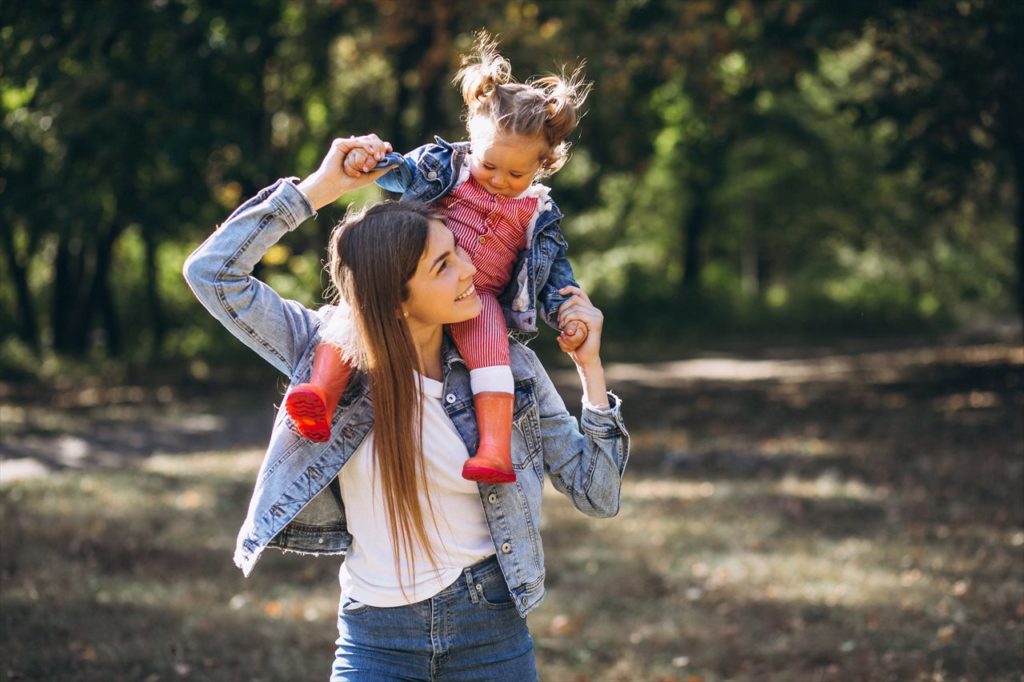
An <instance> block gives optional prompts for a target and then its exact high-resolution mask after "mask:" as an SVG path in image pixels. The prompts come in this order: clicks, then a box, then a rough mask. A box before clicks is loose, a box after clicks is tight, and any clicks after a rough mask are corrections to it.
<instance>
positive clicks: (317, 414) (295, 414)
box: [284, 388, 331, 443]
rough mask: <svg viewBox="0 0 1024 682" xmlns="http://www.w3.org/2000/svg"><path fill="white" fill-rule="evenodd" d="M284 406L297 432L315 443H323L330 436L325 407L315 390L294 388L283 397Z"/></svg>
mask: <svg viewBox="0 0 1024 682" xmlns="http://www.w3.org/2000/svg"><path fill="white" fill-rule="evenodd" d="M284 408H285V410H287V411H288V416H289V417H291V418H292V421H293V422H295V428H296V430H297V431H298V432H299V434H300V435H301V436H302V437H303V438H306V439H308V440H311V441H314V442H316V443H323V442H324V441H326V440H327V439H328V438H330V437H331V425H330V424H329V423H328V422H327V407H326V406H325V405H324V401H323V399H322V398H321V397H320V396H319V395H317V394H316V392H314V391H311V390H309V389H304V388H294V389H292V390H291V392H289V393H288V395H287V396H286V397H285V399H284Z"/></svg>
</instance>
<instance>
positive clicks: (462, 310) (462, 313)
mask: <svg viewBox="0 0 1024 682" xmlns="http://www.w3.org/2000/svg"><path fill="white" fill-rule="evenodd" d="M455 304H456V309H455V310H453V311H452V313H453V317H457V318H458V319H455V320H452V321H451V323H450V324H454V323H456V322H465V321H466V320H472V319H473V318H474V317H477V316H478V315H479V314H480V313H481V311H483V309H484V306H483V303H481V302H480V297H479V296H472V297H470V298H468V299H467V300H464V301H456V302H455Z"/></svg>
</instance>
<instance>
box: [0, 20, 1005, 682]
mask: <svg viewBox="0 0 1024 682" xmlns="http://www.w3.org/2000/svg"><path fill="white" fill-rule="evenodd" d="M481 28H485V29H487V30H489V31H490V32H491V33H493V34H497V35H498V36H499V37H500V40H501V50H502V52H503V54H504V55H505V56H506V57H508V58H509V59H510V61H511V63H512V66H513V73H514V75H515V76H516V77H517V78H519V79H520V80H524V79H526V78H527V77H529V76H531V75H535V74H541V73H546V72H551V71H558V70H559V69H560V68H561V67H562V66H563V65H567V64H568V65H575V64H576V63H578V62H579V61H581V60H585V61H586V74H587V77H588V78H589V79H590V80H592V81H593V82H594V84H595V85H594V90H593V93H592V95H591V97H590V99H589V101H588V104H587V107H586V115H585V117H584V119H583V121H582V123H581V125H580V128H579V130H578V132H577V133H576V134H575V135H574V138H573V143H574V146H573V154H572V157H571V159H570V161H569V163H568V164H567V165H566V167H565V168H564V169H563V170H561V171H560V172H559V173H557V174H556V175H555V176H553V177H552V178H551V179H550V181H549V184H550V185H551V186H552V188H553V192H554V196H555V197H556V199H557V201H558V203H559V205H560V206H561V208H562V209H563V211H564V213H565V215H566V219H565V221H564V223H563V229H564V231H565V234H566V237H567V239H568V241H569V245H570V247H569V256H570V260H571V261H572V263H573V266H574V268H575V270H576V273H577V276H578V278H579V279H580V281H581V282H582V283H583V284H584V286H585V287H586V288H587V289H588V290H589V292H590V293H591V294H592V296H593V298H594V300H595V302H596V303H597V305H598V306H599V307H601V308H602V309H603V310H604V311H605V314H606V318H607V322H606V334H607V341H606V344H605V346H606V358H607V364H608V371H609V375H610V378H611V383H612V384H613V386H614V388H615V389H616V390H617V391H618V392H619V393H620V394H621V395H622V396H623V397H624V398H625V399H626V417H627V420H628V422H629V424H630V426H631V430H632V433H633V446H634V449H633V459H632V461H631V464H630V470H629V476H628V477H627V483H626V485H625V487H624V493H623V494H624V503H623V512H622V514H621V516H620V517H619V518H618V519H616V520H613V521H605V522H600V523H595V522H591V521H589V520H587V519H584V518H582V517H580V516H579V515H576V514H574V513H572V512H571V510H569V509H568V508H567V504H566V503H565V502H564V501H563V500H559V499H556V496H554V495H553V496H552V499H551V501H550V504H548V505H547V508H546V512H545V513H546V515H547V516H546V519H547V520H546V528H545V534H546V537H547V543H548V545H547V547H548V553H549V557H548V567H549V579H548V582H549V587H550V593H549V596H548V599H547V601H546V602H545V604H544V606H543V607H542V608H541V609H540V610H539V611H538V612H536V615H533V616H531V628H532V629H533V631H534V634H535V639H536V641H537V647H538V660H539V664H540V668H541V673H542V677H543V678H544V679H556V680H561V679H566V680H604V679H616V680H640V679H644V680H646V679H657V680H708V681H710V680H733V679H735V680H762V679H785V680H788V679H793V680H805V679H807V680H810V679H813V680H852V679H856V680H875V679H879V680H881V679H892V680H917V679H921V680H960V679H967V680H997V679H1007V680H1011V679H1012V680H1020V679H1024V673H1022V670H1024V653H1022V652H1024V625H1022V624H1024V464H1022V461H1024V457H1022V455H1024V448H1022V445H1021V443H1022V442H1024V349H1022V345H1021V341H1022V327H1021V313H1022V310H1024V285H1022V281H1024V280H1022V272H1024V124H1022V121H1024V83H1022V80H1024V77H1022V74H1024V47H1022V45H1024V3H1019V2H1013V1H996V0H918V1H909V0H903V1H901V0H893V1H881V0H879V1H874V0H860V1H858V2H849V3H838V2H833V3H821V2H809V1H808V2H803V1H799V0H790V1H783V0H763V1H760V2H754V1H752V0H750V1H746V0H607V1H600V2H597V1H594V0H558V1H551V2H528V1H524V0H495V1H493V2H479V1H470V0H444V1H442V0H421V1H409V2H402V1H399V0H246V1H244V2H243V1H241V0H220V1H216V0H150V1H148V2H115V1H112V0H106V1H104V0H96V1H95V2H89V3H80V2H70V1H65V2H60V1H56V0H43V1H40V2H34V3H24V2H22V3H19V2H4V3H3V4H0V102H2V111H0V116H2V120H3V126H2V128H0V455H2V457H3V459H2V460H0V511H2V512H3V516H2V519H0V578H2V583H0V598H2V604H0V607H2V608H0V623H2V627H3V633H2V639H0V675H5V676H6V677H5V678H4V679H11V680H15V679H38V680H42V679H46V680H55V679H75V680H79V679H81V680H121V679H124V680H146V681H147V682H156V681H157V680H173V679H186V678H188V679H216V680H235V679H251V680H257V679H262V680H298V679H324V678H326V677H327V675H328V670H329V663H330V658H331V655H332V650H333V649H332V641H333V636H332V630H333V628H334V623H333V619H334V611H335V609H336V603H337V597H338V595H337V585H336V583H335V582H334V574H335V573H336V570H337V561H336V560H334V559H319V560H312V559H306V558H297V557H294V556H286V557H282V556H273V557H270V556H268V557H266V558H265V559H264V560H263V562H262V563H261V565H260V568H258V569H257V571H256V573H255V575H254V577H253V578H252V579H250V580H248V581H243V580H242V579H241V577H240V575H239V574H238V573H237V571H236V570H235V569H234V567H233V566H231V564H230V550H231V546H232V544H233V535H234V532H235V530H236V528H237V525H238V523H239V522H240V521H241V519H242V518H243V516H244V509H245V504H246V501H247V499H248V493H249V491H250V490H251V485H252V479H253V476H254V475H255V472H256V468H257V467H258V464H259V461H260V455H261V445H262V444H263V442H264V441H265V439H266V437H267V435H268V434H269V431H270V422H271V419H272V415H273V405H274V403H275V402H278V401H279V400H280V396H281V395H282V393H283V390H284V384H283V380H282V379H281V378H280V377H277V376H276V375H275V374H274V373H273V372H272V370H270V369H269V368H268V367H263V366H260V364H259V360H258V358H256V356H255V355H254V354H252V353H249V352H248V351H245V350H243V349H242V347H241V346H240V345H239V344H238V343H237V342H236V341H235V340H234V339H233V338H232V337H231V336H230V335H229V334H228V333H227V332H226V331H224V330H222V329H221V328H220V327H219V325H217V323H216V322H215V321H214V320H213V319H212V318H210V316H209V315H207V314H206V313H205V312H204V311H203V310H202V309H201V307H200V306H199V305H198V304H197V303H196V302H195V300H194V299H193V297H192V295H191V293H190V291H189V290H188V288H187V287H186V286H185V284H184V282H183V280H182V278H181V275H180V272H181V266H182V263H183V261H184V259H185V257H186V255H187V254H188V253H189V252H190V251H191V250H192V249H194V248H195V247H196V246H197V245H198V243H199V242H200V241H201V240H202V239H203V238H204V236H205V235H206V234H208V233H209V232H210V231H211V230H212V229H213V228H214V226H215V225H217V224H218V223H219V222H220V221H222V220H223V219H224V218H225V217H226V216H227V215H228V213H229V212H230V211H231V210H232V209H233V208H234V207H235V206H237V205H238V204H239V203H240V202H241V201H242V200H244V199H245V198H247V197H249V196H251V195H252V194H254V193H255V192H256V191H257V190H259V189H260V188H261V187H263V186H266V185H268V184H270V183H271V182H273V181H274V180H275V179H276V178H278V177H281V176H291V175H298V176H303V175H305V174H307V173H309V172H310V171H312V170H313V169H314V168H315V167H316V165H317V163H318V161H319V160H320V158H321V157H322V155H323V153H324V151H325V150H326V148H327V146H328V144H329V142H330V140H331V139H332V138H333V137H336V136H345V135H350V134H362V133H367V132H374V133H377V134H378V135H380V136H381V137H382V138H384V139H387V140H390V141H391V142H392V143H393V145H394V147H395V148H396V149H397V150H400V151H407V150H410V149H412V148H414V147H416V146H418V145H420V144H423V143H424V142H427V141H429V140H431V139H432V136H433V135H435V134H438V135H441V136H442V137H444V138H446V139H448V140H458V139H462V138H463V136H464V123H463V121H462V120H461V114H462V103H461V101H460V97H459V95H458V93H457V92H456V90H455V88H454V87H453V86H452V85H451V78H452V76H453V74H454V72H455V71H456V70H457V68H458V66H459V56H460V54H462V53H464V52H466V51H467V50H468V49H469V48H470V45H471V43H472V38H473V34H474V32H475V31H477V30H478V29H481ZM381 197H382V195H381V194H380V193H379V192H377V191H376V190H375V189H372V188H371V189H368V190H365V191H363V192H361V193H360V194H359V195H358V196H355V197H354V198H353V199H352V201H354V202H356V203H363V202H366V201H370V200H375V199H378V198H381ZM349 198H350V197H346V198H345V199H344V200H343V201H342V202H339V203H338V204H336V205H335V206H333V207H330V208H327V209H324V210H323V211H321V213H320V217H319V219H318V220H316V221H311V222H309V223H307V224H306V225H304V226H303V227H302V228H301V229H299V230H297V231H296V232H294V233H292V234H291V235H289V236H288V238H286V239H285V240H284V241H282V242H281V243H280V244H279V245H278V246H276V247H274V248H273V249H272V250H271V251H270V252H269V253H268V254H267V256H266V258H265V259H264V260H263V262H262V263H261V264H260V267H259V268H258V271H257V275H258V276H259V277H261V278H262V279H264V280H265V281H267V282H269V283H270V284H271V285H272V286H273V287H274V288H275V289H277V290H278V291H279V292H281V293H282V294H284V295H285V296H287V297H290V298H294V299H297V300H299V301H301V302H303V303H305V304H307V305H310V306H316V305H319V304H320V303H321V302H322V300H323V299H322V295H323V291H324V289H325V287H326V286H327V280H326V277H325V276H324V273H323V269H322V261H323V259H324V254H325V247H326V243H327V237H328V234H329V231H330V229H331V227H332V225H333V224H334V223H335V222H336V221H337V219H339V218H340V217H341V216H342V215H343V214H344V211H345V205H344V202H345V201H346V200H348V199H349ZM533 347H534V348H536V349H537V351H538V353H540V354H541V356H542V357H543V358H544V359H545V362H546V364H547V365H548V367H549V368H550V369H551V370H552V372H553V373H554V374H555V375H556V377H557V378H558V379H559V382H560V387H562V389H563V392H564V395H565V397H566V401H567V403H568V404H569V405H570V409H572V410H574V411H578V408H577V407H576V406H577V405H578V400H579V391H578V388H577V387H576V382H575V380H574V378H573V376H572V372H571V370H569V371H568V372H567V371H566V370H567V369H568V368H569V364H568V363H567V361H566V360H565V358H563V357H561V356H560V354H559V353H558V351H557V348H556V347H555V344H554V342H553V333H551V332H550V330H541V335H540V337H539V338H538V339H537V340H536V341H534V343H533Z"/></svg>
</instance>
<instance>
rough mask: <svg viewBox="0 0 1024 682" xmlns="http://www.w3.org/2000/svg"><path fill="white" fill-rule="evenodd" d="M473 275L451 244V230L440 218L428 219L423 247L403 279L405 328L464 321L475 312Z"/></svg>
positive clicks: (464, 257) (477, 311) (467, 261)
mask: <svg viewBox="0 0 1024 682" xmlns="http://www.w3.org/2000/svg"><path fill="white" fill-rule="evenodd" d="M474 274H476V267H475V266H474V265H473V262H472V261H471V260H470V259H469V256H468V255H467V254H466V252H465V251H463V250H462V249H461V248H460V247H458V246H457V245H456V244H455V236H454V235H453V234H452V232H451V230H449V229H448V228H447V227H445V225H444V223H442V222H441V221H440V220H431V221H430V233H429V234H428V235H427V246H426V248H425V249H424V250H423V256H422V257H420V262H419V265H417V266H416V272H415V273H414V274H413V276H412V277H410V278H409V281H408V282H407V286H408V291H409V297H408V298H407V299H406V300H405V302H404V303H402V312H403V313H404V314H405V317H406V321H407V322H408V323H409V327H410V328H415V327H418V326H434V325H439V324H452V323H454V322H465V321H466V320H471V319H473V318H474V317H476V316H477V315H479V314H480V310H481V304H480V297H479V296H478V295H477V293H476V289H474V288H473V275H474Z"/></svg>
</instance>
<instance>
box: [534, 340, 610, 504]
mask: <svg viewBox="0 0 1024 682" xmlns="http://www.w3.org/2000/svg"><path fill="white" fill-rule="evenodd" d="M530 358H531V362H533V364H534V370H535V371H536V377H537V378H536V387H535V390H536V396H537V403H538V409H539V410H540V431H541V447H542V451H543V458H544V470H545V471H546V472H547V474H548V477H549V478H550V479H551V483H552V484H553V485H554V486H555V489H556V490H558V491H559V492H561V493H563V494H565V495H566V496H568V497H569V499H570V500H572V503H573V505H574V506H575V507H576V508H577V509H579V510H580V511H581V512H583V513H584V514H586V515H588V516H597V517H608V516H615V515H616V514H617V513H618V512H619V498H620V492H621V489H622V474H623V472H624V471H625V469H626V460H627V459H628V458H629V433H628V432H627V431H626V426H625V424H624V423H623V421H622V413H621V407H622V401H621V400H619V397H618V396H616V395H615V394H614V393H609V394H608V402H609V405H610V408H609V409H607V410H594V409H591V408H589V407H584V408H583V416H582V419H581V423H580V425H577V423H576V419H575V418H574V417H573V416H572V415H571V414H569V412H568V410H566V409H565V403H564V402H563V401H562V398H561V396H559V395H558V391H556V390H555V386H554V384H552V383H551V378H550V377H549V376H548V374H547V372H546V371H544V368H543V366H541V364H540V361H539V360H538V359H537V357H536V356H534V355H533V354H532V353H531V354H530ZM580 426H582V433H581V429H580Z"/></svg>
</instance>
